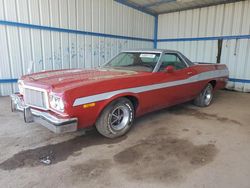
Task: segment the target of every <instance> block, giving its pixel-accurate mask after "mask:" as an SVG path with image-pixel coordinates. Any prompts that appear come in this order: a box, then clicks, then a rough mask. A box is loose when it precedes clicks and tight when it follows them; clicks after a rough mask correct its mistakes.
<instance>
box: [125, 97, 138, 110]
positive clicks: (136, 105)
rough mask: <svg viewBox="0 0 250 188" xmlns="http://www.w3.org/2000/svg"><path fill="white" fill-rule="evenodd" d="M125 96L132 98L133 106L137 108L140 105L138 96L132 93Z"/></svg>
mask: <svg viewBox="0 0 250 188" xmlns="http://www.w3.org/2000/svg"><path fill="white" fill-rule="evenodd" d="M124 97H125V98H127V99H128V100H130V101H131V102H132V104H133V106H134V109H135V110H136V109H137V107H138V105H139V101H138V99H137V98H136V97H134V96H131V95H129V96H124Z"/></svg>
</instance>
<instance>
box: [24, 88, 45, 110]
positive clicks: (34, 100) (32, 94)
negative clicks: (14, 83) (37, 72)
mask: <svg viewBox="0 0 250 188" xmlns="http://www.w3.org/2000/svg"><path fill="white" fill-rule="evenodd" d="M46 99H47V98H46V93H45V92H43V91H38V90H35V89H30V88H25V89H24V102H25V104H26V105H28V106H33V107H37V108H42V109H47V101H46Z"/></svg>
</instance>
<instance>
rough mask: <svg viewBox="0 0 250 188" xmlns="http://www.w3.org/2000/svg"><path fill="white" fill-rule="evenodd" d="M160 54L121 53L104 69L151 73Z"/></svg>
mask: <svg viewBox="0 0 250 188" xmlns="http://www.w3.org/2000/svg"><path fill="white" fill-rule="evenodd" d="M159 57H160V53H144V52H122V53H120V54H118V55H117V56H116V57H115V58H113V59H112V60H111V61H110V62H108V63H107V64H105V65H104V67H105V68H115V69H126V70H134V71H143V72H152V71H153V70H154V68H155V66H156V64H157V62H158V60H159Z"/></svg>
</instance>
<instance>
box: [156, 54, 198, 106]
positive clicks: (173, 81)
mask: <svg viewBox="0 0 250 188" xmlns="http://www.w3.org/2000/svg"><path fill="white" fill-rule="evenodd" d="M167 66H173V67H174V68H175V70H174V72H172V73H168V72H166V71H165V69H166V67H167ZM195 75H196V70H195V69H193V68H192V66H189V65H188V64H187V63H186V62H185V61H184V60H183V59H182V58H181V56H180V55H179V54H178V53H164V54H163V55H162V58H161V65H160V66H159V70H158V72H156V73H155V74H154V77H156V78H157V79H156V80H157V82H158V83H165V87H163V89H161V91H160V92H161V94H160V96H161V99H160V100H161V101H162V102H161V104H160V106H171V105H175V104H178V103H182V102H185V101H188V100H191V99H192V98H194V96H195V95H196V91H195V83H194V82H192V77H193V76H195Z"/></svg>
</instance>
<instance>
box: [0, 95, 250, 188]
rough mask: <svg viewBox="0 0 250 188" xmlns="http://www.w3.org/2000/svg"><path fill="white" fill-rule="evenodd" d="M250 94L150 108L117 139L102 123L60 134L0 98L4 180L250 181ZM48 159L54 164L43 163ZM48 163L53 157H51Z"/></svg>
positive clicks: (96, 183)
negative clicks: (101, 130)
mask: <svg viewBox="0 0 250 188" xmlns="http://www.w3.org/2000/svg"><path fill="white" fill-rule="evenodd" d="M249 108H250V94H246V93H238V92H231V91H218V92H217V93H216V94H215V99H214V101H213V104H212V105H211V106H210V107H208V108H197V107H195V106H193V105H192V104H190V103H186V104H182V105H179V106H175V107H172V108H168V109H164V110H161V111H157V112H154V113H151V114H147V115H145V116H143V117H140V118H138V119H137V120H136V123H135V125H134V126H133V128H132V129H131V131H130V132H129V133H128V134H127V135H125V136H123V137H121V138H119V139H115V140H110V139H106V138H104V137H102V136H100V135H99V134H98V133H97V132H96V131H95V130H89V131H81V132H76V133H73V134H72V133H70V134H69V133H68V134H62V135H56V134H53V133H51V132H50V131H48V130H47V129H46V128H44V127H42V126H40V125H38V124H35V123H31V124H25V123H24V122H23V118H22V117H20V116H19V115H18V114H16V113H11V112H10V109H9V98H7V97H1V98H0V119H1V122H2V123H1V124H0V130H1V131H0V185H5V187H91V186H92V187H95V188H96V187H109V188H112V187H114V188H117V187H121V188H122V187H139V186H140V188H144V187H175V188H178V187H183V188H187V187H197V188H200V187H202V188H208V187H211V188H212V187H213V188H214V187H226V188H231V187H232V188H235V187H238V188H244V187H250V180H249V177H250V157H249V156H250V147H249V143H250V111H249V110H250V109H249ZM47 157H48V159H49V160H50V161H51V164H49V165H46V164H44V163H41V160H44V159H45V160H46V159H47ZM48 162H49V161H48Z"/></svg>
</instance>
